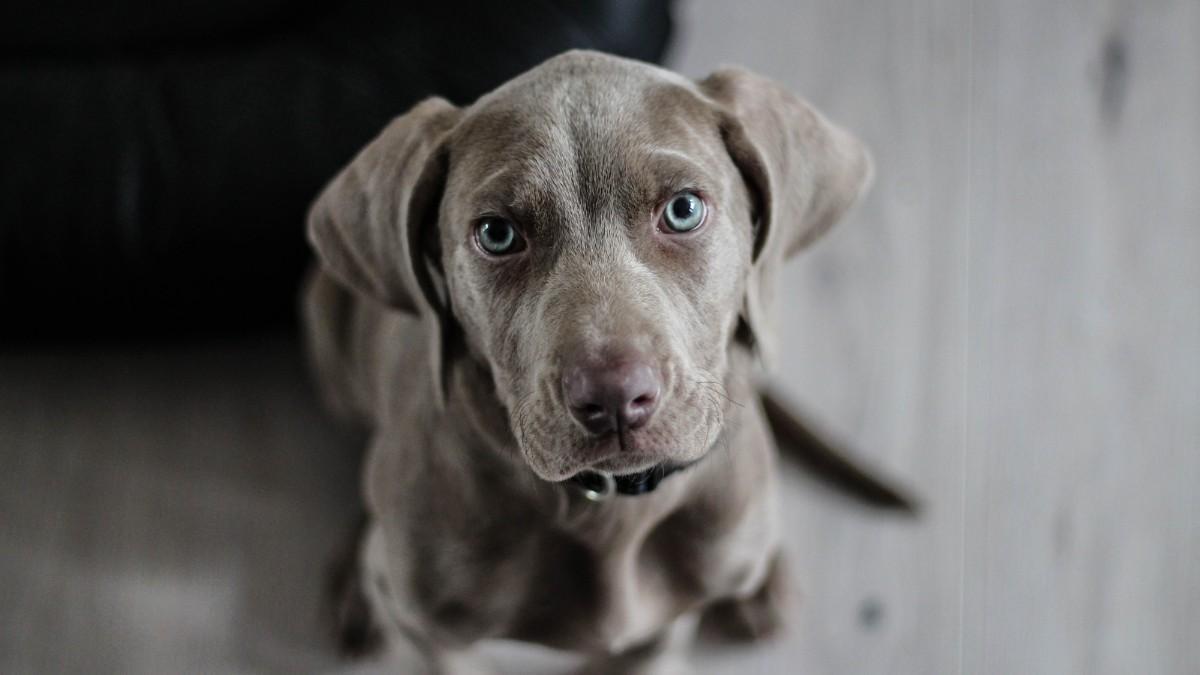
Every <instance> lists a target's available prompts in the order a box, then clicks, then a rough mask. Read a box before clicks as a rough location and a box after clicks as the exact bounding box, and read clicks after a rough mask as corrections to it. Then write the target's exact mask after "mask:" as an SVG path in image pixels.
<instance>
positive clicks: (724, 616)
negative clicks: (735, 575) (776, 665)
mask: <svg viewBox="0 0 1200 675" xmlns="http://www.w3.org/2000/svg"><path fill="white" fill-rule="evenodd" d="M785 567H786V565H784V562H783V558H782V556H781V555H779V554H777V555H776V556H775V559H774V560H773V561H772V562H771V567H770V569H769V570H768V571H767V576H766V579H764V580H763V584H762V586H760V587H759V589H758V591H756V592H755V593H754V595H751V596H749V597H746V598H732V599H728V600H721V601H719V602H716V603H714V604H712V605H711V606H709V608H708V609H706V610H705V611H704V615H703V617H702V618H701V622H700V633H701V635H702V636H704V637H705V638H707V639H712V640H716V641H721V642H756V641H759V640H766V639H769V638H772V637H774V636H776V635H778V634H779V633H780V632H781V630H782V629H783V626H784V623H785V618H786V615H787V607H788V605H790V604H791V601H792V599H791V596H790V590H789V588H788V583H787V570H786V569H785Z"/></svg>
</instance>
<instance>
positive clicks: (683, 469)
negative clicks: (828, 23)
mask: <svg viewBox="0 0 1200 675" xmlns="http://www.w3.org/2000/svg"><path fill="white" fill-rule="evenodd" d="M870 176H871V162H870V158H869V156H868V154H867V152H866V150H865V149H864V147H863V146H862V144H860V143H859V142H858V141H857V140H856V139H855V138H854V137H852V136H851V135H850V134H848V133H846V132H845V131H843V130H842V129H840V128H838V127H837V126H834V125H833V124H831V123H830V122H829V121H828V120H826V119H825V118H824V117H822V116H821V115H820V114H819V113H818V112H816V111H815V110H814V109H813V108H812V107H810V106H809V105H807V104H806V103H804V102H803V101H801V100H800V99H798V98H796V97H795V96H793V95H791V94H790V93H788V92H787V91H785V90H783V89H782V88H781V87H779V86H778V85H776V84H775V83H773V82H771V81H769V80H766V79H764V78H761V77H758V76H756V75H754V74H752V73H749V72H746V71H743V70H737V69H728V70H721V71H718V72H716V73H714V74H713V75H711V76H709V77H708V78H706V79H704V80H702V81H699V82H694V81H691V80H688V79H685V78H683V77H680V76H678V75H675V74H673V73H670V72H668V71H664V70H662V69H659V68H655V67H653V66H649V65H646V64H642V63H637V62H633V61H628V60H624V59H619V58H614V57H610V56H605V55H602V54H596V53H589V52H571V53H567V54H564V55H561V56H558V57H555V58H553V59H551V60H549V61H547V62H546V63H544V64H542V65H540V66H538V67H537V68H534V69H533V70H531V71H529V72H527V73H525V74H524V75H521V76H520V77H518V78H516V79H514V80H512V81H511V82H508V83H507V84H505V85H503V86H502V87H500V88H499V89H497V90H496V91H494V92H492V93H491V94H488V95H486V96H484V97H483V98H481V99H480V100H479V101H477V102H476V103H475V104H474V105H471V106H470V107H467V108H456V107H454V106H453V105H450V104H449V103H447V102H446V101H444V100H441V99H436V98H435V99H430V100H427V101H425V102H423V103H420V104H419V105H417V106H416V107H414V108H413V109H412V110H411V111H409V112H408V113H407V114H405V115H403V116H402V117H399V118H398V119H396V120H395V121H393V122H392V123H391V124H390V125H389V126H388V127H387V128H386V129H384V131H383V133H382V134H381V135H380V136H379V137H378V138H377V139H375V140H374V141H373V142H372V143H371V144H370V145H368V146H367V148H366V149H365V150H363V152H362V153H361V154H360V155H359V156H358V157H356V158H355V159H354V160H353V161H352V162H351V163H350V165H349V166H348V167H346V168H345V170H343V171H342V172H341V174H340V175H339V176H337V177H336V178H335V179H334V180H333V182H332V183H331V184H330V185H329V186H328V187H327V188H326V189H325V191H324V192H323V194H322V195H321V196H320V198H319V199H318V200H317V202H316V204H315V205H314V206H313V208H312V211H311V214H310V216H309V221H308V234H309V237H310V240H311V242H312V244H313V246H314V247H315V249H316V251H317V254H318V256H319V258H320V262H321V265H320V268H319V269H318V270H317V271H315V272H314V274H313V275H312V277H311V279H310V282H309V285H308V289H307V291H306V296H305V313H306V318H307V329H308V338H309V342H310V348H311V351H312V356H313V360H314V363H315V367H316V370H317V375H318V378H319V381H320V383H321V386H322V388H323V391H324V394H325V396H326V398H327V400H328V401H329V403H330V405H331V406H333V407H334V408H335V409H336V410H338V411H340V412H341V413H343V414H345V415H349V416H352V417H354V418H356V419H358V420H359V421H361V422H363V423H365V424H366V425H367V426H368V427H369V428H370V429H371V431H372V440H371V445H370V450H369V454H368V457H367V463H366V468H365V477H364V489H365V501H366V505H367V510H368V513H369V521H368V524H367V526H366V528H365V530H364V532H363V536H362V538H361V540H360V541H359V543H358V547H357V552H358V557H357V563H356V565H357V569H356V571H357V574H355V575H354V576H353V578H352V579H351V582H350V584H349V585H348V587H347V588H346V593H347V597H346V598H345V599H344V600H345V603H346V606H347V607H353V606H354V604H355V599H356V598H360V599H362V600H363V601H364V602H363V605H362V608H363V610H364V611H366V612H367V613H368V614H369V620H370V622H371V625H373V626H374V627H376V628H377V629H378V631H380V633H381V635H382V636H383V637H384V638H385V639H386V641H387V642H388V643H389V644H390V645H391V646H392V647H393V648H400V647H404V648H406V649H408V650H409V652H410V654H409V657H410V658H419V659H421V663H422V665H421V666H413V669H414V670H422V669H423V671H427V672H447V671H449V672H460V671H461V670H463V669H466V668H467V666H466V665H465V664H466V663H467V662H468V659H466V658H465V657H466V655H467V654H466V653H467V652H468V651H469V648H470V646H471V645H472V644H474V643H476V642H478V641H480V640H483V639H487V638H508V639H515V640H522V641H529V642H536V643H541V644H545V645H549V646H552V647H556V648H560V649H565V650H570V651H574V652H578V653H580V654H582V655H583V656H584V658H585V659H586V661H587V665H586V666H585V667H586V668H587V669H589V670H590V671H594V672H666V671H671V672H677V671H678V670H680V669H682V668H683V666H682V658H683V656H682V654H683V652H684V648H685V647H686V643H687V638H688V633H689V632H690V629H691V628H692V627H694V625H695V624H696V622H697V620H699V619H700V618H704V619H705V621H706V622H707V621H709V620H710V619H711V620H713V623H714V625H724V626H726V627H734V626H737V625H739V624H740V625H741V626H742V628H743V629H744V630H746V631H748V632H749V633H750V634H752V635H759V634H763V633H765V632H768V631H769V630H770V629H771V627H772V625H773V623H774V621H775V620H776V619H777V616H778V611H779V605H780V602H781V600H782V598H781V593H782V589H783V585H782V573H783V565H782V564H781V563H780V562H779V529H780V528H779V521H778V518H777V516H776V496H777V488H776V484H775V480H776V479H775V447H774V442H773V440H772V438H771V436H770V434H769V432H768V429H767V426H766V421H765V419H764V414H763V410H762V407H761V405H760V403H759V400H758V397H757V394H756V392H755V389H754V387H753V377H754V369H755V362H756V360H762V359H768V358H769V357H770V352H771V342H770V338H771V333H772V330H771V326H772V319H771V312H772V296H773V295H774V293H773V291H774V286H775V280H774V277H775V275H776V272H777V270H778V268H779V266H780V264H781V263H782V262H783V260H784V259H786V258H787V257H789V256H791V255H792V254H794V253H796V252H797V251H799V250H801V249H802V248H804V247H805V246H806V245H807V244H809V243H810V242H812V241H813V240H814V239H816V238H817V237H818V236H820V235H821V233H823V232H825V231H826V230H827V229H829V227H830V226H832V225H833V224H834V223H835V222H836V221H837V220H838V218H839V217H840V216H841V215H842V213H843V212H844V211H845V210H846V209H847V208H848V207H849V206H850V205H852V204H853V203H854V202H855V200H856V199H857V198H858V197H859V195H860V193H861V192H862V191H863V190H864V187H865V186H866V185H867V183H868V182H869V180H870Z"/></svg>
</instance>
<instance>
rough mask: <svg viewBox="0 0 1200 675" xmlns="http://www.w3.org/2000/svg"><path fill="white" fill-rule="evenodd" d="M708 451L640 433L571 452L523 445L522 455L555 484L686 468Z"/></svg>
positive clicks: (601, 440)
mask: <svg viewBox="0 0 1200 675" xmlns="http://www.w3.org/2000/svg"><path fill="white" fill-rule="evenodd" d="M672 440H674V439H672ZM707 451H708V448H706V447H699V444H695V442H694V441H691V442H690V443H689V442H688V441H686V440H684V439H679V440H678V442H677V443H673V442H670V441H668V442H667V443H660V442H656V443H650V442H648V441H646V440H645V439H642V438H640V437H639V435H638V433H637V432H633V433H628V432H626V433H625V434H622V435H617V434H613V435H610V436H606V437H604V438H599V439H594V440H591V441H589V442H586V443H584V444H581V445H579V446H578V447H574V448H567V449H563V448H561V447H555V445H554V444H546V445H544V446H539V447H537V448H534V447H529V445H527V444H526V443H521V452H522V455H524V457H525V461H526V463H527V464H528V465H529V467H530V468H531V469H532V470H533V472H534V473H535V474H537V476H538V477H539V478H541V479H542V480H545V481H550V482H555V483H557V482H560V481H564V480H566V479H568V478H571V477H572V476H574V475H576V474H578V473H580V472H581V471H587V470H592V471H602V472H605V473H610V474H613V475H616V476H622V475H627V474H635V473H640V472H642V471H645V470H647V469H650V468H651V467H654V466H658V465H660V464H669V463H676V464H686V463H689V462H692V461H695V460H697V459H699V458H701V457H703V456H704V454H705V453H706V452H707Z"/></svg>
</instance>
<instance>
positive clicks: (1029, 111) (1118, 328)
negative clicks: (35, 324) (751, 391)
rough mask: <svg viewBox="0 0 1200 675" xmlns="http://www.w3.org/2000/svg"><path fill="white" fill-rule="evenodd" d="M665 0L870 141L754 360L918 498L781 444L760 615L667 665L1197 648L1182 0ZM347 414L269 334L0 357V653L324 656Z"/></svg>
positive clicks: (1197, 504) (857, 666) (1088, 666)
mask: <svg viewBox="0 0 1200 675" xmlns="http://www.w3.org/2000/svg"><path fill="white" fill-rule="evenodd" d="M680 11H681V30H682V35H681V39H680V42H679V44H678V46H677V48H676V50H675V52H674V55H673V58H674V63H675V64H676V65H677V66H678V67H679V68H680V69H682V70H683V71H684V72H685V73H687V74H690V75H695V76H699V75H703V74H704V73H706V72H707V71H708V70H710V69H711V68H712V67H714V66H715V65H716V64H718V63H724V62H737V63H741V64H744V65H747V66H750V67H752V68H755V69H757V70H760V71H762V72H764V73H766V74H769V75H771V76H774V77H776V78H778V79H780V80H782V81H784V82H786V83H788V84H789V85H791V86H792V87H794V88H795V89H796V90H797V91H799V92H801V93H802V94H804V95H805V96H807V97H808V98H809V99H811V100H812V101H813V102H815V103H816V104H817V105H818V106H820V107H821V108H822V109H823V110H825V111H826V112H827V113H828V114H829V115H830V116H831V117H833V118H835V119H837V120H840V121H841V122H843V123H844V124H845V125H846V126H848V127H850V128H852V129H855V130H856V131H858V132H859V133H860V134H861V135H862V137H863V138H864V139H865V140H867V141H868V142H869V144H870V145H871V146H872V148H873V149H874V152H875V156H876V160H877V165H878V180H877V183H876V186H875V189H874V191H873V192H872V194H871V196H870V197H869V198H868V199H867V200H866V202H865V203H864V204H863V206H862V207H861V208H860V209H858V210H857V211H856V212H855V213H854V214H853V215H852V217H851V218H850V219H849V220H848V221H847V222H845V223H844V224H843V225H842V226H841V227H840V228H839V229H838V230H835V231H834V232H833V233H832V234H831V235H830V236H829V237H828V238H827V239H826V240H825V241H823V242H822V243H821V244H820V245H819V246H817V247H816V248H815V249H813V250H812V252H811V254H810V255H808V256H807V257H806V258H805V259H803V260H801V261H798V262H797V263H796V264H794V265H793V266H792V267H791V269H789V271H788V273H787V274H788V289H789V293H788V294H786V299H785V301H786V302H787V305H788V308H789V312H788V318H787V320H786V322H785V325H784V332H785V337H786V344H788V345H789V348H788V349H787V350H786V352H785V353H784V354H783V363H782V367H781V368H780V369H779V373H780V379H781V380H782V381H784V382H785V383H786V387H787V388H788V390H789V391H790V392H791V394H792V395H793V396H794V397H795V398H796V399H797V400H798V401H801V402H802V403H803V405H804V407H805V408H806V409H807V410H808V411H809V412H810V413H813V414H815V415H816V416H817V417H818V418H819V419H820V420H822V421H823V422H824V423H825V425H826V426H827V427H828V428H829V429H830V430H832V431H834V432H835V433H837V434H839V435H840V436H842V437H843V438H845V439H847V440H849V441H851V442H852V443H853V444H854V445H855V446H856V447H858V448H860V449H861V451H862V452H863V453H864V454H865V455H868V456H869V457H871V458H872V459H873V460H874V461H876V462H877V463H879V464H881V465H883V466H886V467H888V468H889V469H890V470H891V472H892V473H893V474H896V475H900V476H903V477H906V479H907V480H908V481H909V482H910V483H911V484H912V485H914V486H916V487H917V488H918V489H919V491H920V492H921V493H922V494H923V495H924V497H925V500H926V502H927V504H928V509H927V512H926V514H925V517H924V518H923V519H922V520H921V521H920V522H918V523H915V524H914V523H909V522H905V521H903V520H900V519H896V518H887V517H881V516H879V515H877V514H873V513H870V512H865V511H863V510H861V509H858V508H857V507H855V506H853V505H851V504H848V503H846V502H845V501H843V500H841V499H839V498H837V497H835V496H833V495H830V494H828V493H827V492H825V491H824V490H822V489H821V488H819V487H817V486H815V485H813V484H812V483H811V481H809V480H807V479H806V478H805V477H804V476H802V475H801V474H800V473H799V472H797V471H795V470H789V472H788V474H787V476H786V479H787V495H786V509H787V516H788V517H787V522H788V528H789V533H788V535H789V545H790V547H791V548H792V549H793V550H794V552H795V567H796V570H795V572H796V575H797V577H798V579H799V582H800V585H801V586H802V588H803V589H804V596H805V601H804V603H803V605H802V606H800V607H799V608H798V610H797V615H796V617H795V626H794V629H793V631H792V632H791V633H790V634H789V636H788V638H787V639H786V640H783V641H781V642H778V643H776V644H773V645H769V646H766V647H763V648H760V649H755V650H748V651H747V650H738V651H732V652H730V651H711V650H710V651H706V652H705V653H704V655H703V658H701V659H699V661H698V663H699V665H700V669H701V671H702V672H711V673H743V672H764V673H766V672H771V673H797V672H798V673H837V674H841V673H884V672H895V673H914V674H930V673H935V674H941V673H995V674H1008V673H1022V674H1026V673H1054V674H1057V673H1088V674H1091V673H1132V672H1136V673H1179V674H1184V673H1195V672H1200V640H1197V639H1196V635H1197V626H1200V487H1198V486H1200V357H1198V355H1197V352H1198V348H1200V67H1198V64H1200V4H1198V3H1196V2H1192V1H1191V0H1177V1H1174V2H1170V1H1166V0H1162V1H1154V2H1134V1H1132V0H1129V1H1125V2H1115V1H1104V0H1096V1H1093V2H1048V1H1044V0H1043V1H1036V0H1009V1H1007V2H1003V3H999V2H998V3H984V2H974V3H968V2H959V1H956V0H927V1H917V0H896V1H895V2H873V3H867V2H847V1H845V0H820V1H817V0H810V1H804V2H795V1H790V0H775V1H772V2H768V1H765V0H759V1H754V2H722V1H720V0H704V1H701V2H681V3H680ZM355 447H356V444H355V439H353V438H351V437H350V436H349V435H347V434H345V433H342V432H339V431H338V430H336V429H334V428H333V427H332V426H331V425H330V424H329V423H328V422H327V421H325V420H324V418H323V417H322V416H321V414H320V413H319V411H318V410H317V407H316V405H315V403H314V401H313V398H312V396H311V393H310V390H309V387H308V383H307V381H306V380H305V376H304V373H303V371H302V369H301V367H300V364H299V360H298V355H297V352H296V349H295V346H294V344H293V343H292V342H291V341H290V340H287V339H253V340H245V341H238V342H233V343H221V344H211V343H210V344H204V345H194V346H177V347H171V348H160V349H155V350H144V349H136V348H123V349H112V348H107V349H99V348H98V349H96V350H93V351H91V352H89V353H84V354H70V355H63V354H57V353H54V352H51V351H41V352H38V353H29V352H18V353H11V352H10V353H7V354H3V355H0V466H2V467H3V470H2V471H0V672H4V673H21V672H86V673H99V672H121V673H134V672H145V673H167V672H170V673H177V672H231V671H232V672H263V671H266V672H296V671H300V672H308V671H320V670H331V669H339V668H344V666H343V665H341V664H337V663H336V662H335V661H334V660H333V659H332V658H331V656H330V654H329V651H328V648H327V646H326V644H325V643H324V642H323V640H322V635H321V633H320V631H319V627H318V625H317V623H316V621H315V617H316V598H317V591H318V579H319V577H320V567H321V563H322V560H323V558H324V557H325V556H326V554H327V553H328V551H330V550H331V549H332V548H333V547H334V545H335V543H336V538H337V536H338V534H339V533H340V529H341V528H342V526H343V524H344V520H345V518H346V517H347V516H348V514H349V513H350V512H351V511H352V508H353V502H354V499H355V489H354V488H355V480H356V477H355V449H354V448H355ZM516 663H518V664H519V663H523V662H522V661H520V660H519V658H518V660H517V661H516ZM522 668H523V666H520V665H516V666H511V665H510V666H509V670H510V672H521V669H522Z"/></svg>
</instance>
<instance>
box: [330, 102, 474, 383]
mask: <svg viewBox="0 0 1200 675" xmlns="http://www.w3.org/2000/svg"><path fill="white" fill-rule="evenodd" d="M460 112H461V111H460V110H459V109H458V108H455V107H454V106H453V105H451V104H450V103H448V102H447V101H445V100H444V99H440V98H430V99H427V100H425V101H422V102H421V103H418V104H417V105H416V106H414V107H413V108H412V109H411V110H410V111H408V112H407V113H405V114H404V115H402V116H400V117H398V118H396V119H395V120H393V121H392V122H391V123H390V124H388V126H387V127H386V128H385V129H384V130H383V132H382V133H381V134H380V135H379V136H378V137H377V138H375V140H373V141H371V143H370V144H368V145H367V147H366V148H364V149H363V150H362V152H360V153H359V154H358V156H357V157H355V158H354V159H353V160H352V161H351V162H350V164H349V165H347V166H346V167H345V168H344V169H342V171H341V173H339V174H338V175H337V176H336V177H335V178H334V179H333V180H332V181H331V182H330V183H329V185H328V186H326V187H325V190H324V191H323V192H322V193H321V195H320V196H319V197H318V198H317V201H316V202H315V203H314V204H313V206H312V208H311V209H310V210H309V213H308V239H309V241H310V242H311V244H312V246H313V248H314V249H315V250H316V252H317V256H318V257H319V258H320V260H321V263H322V264H323V265H324V266H325V268H326V269H327V270H328V271H329V273H330V274H332V275H333V276H334V277H335V278H336V279H337V280H339V281H340V282H342V283H343V284H345V285H347V286H349V287H350V288H352V289H354V290H356V291H358V292H359V293H361V294H363V295H365V296H368V297H371V298H374V299H375V300H377V301H379V302H381V303H383V304H385V305H387V306H389V307H393V308H395V309H398V310H401V311H403V312H407V313H410V314H415V315H418V316H421V317H422V318H423V319H424V322H425V323H426V324H427V325H428V327H429V329H428V330H429V336H428V337H429V343H430V350H431V353H430V359H431V362H432V363H431V365H432V367H433V368H434V370H433V373H434V381H435V387H437V389H438V391H437V394H438V396H439V397H440V396H441V395H442V394H443V393H444V390H443V389H442V385H443V384H444V373H443V354H442V351H443V344H442V343H443V341H444V339H445V337H446V336H445V333H446V331H447V329H448V325H447V322H448V311H447V309H446V307H445V302H444V301H443V300H442V299H441V298H440V297H439V296H440V294H439V289H438V288H437V287H435V284H434V279H433V277H432V275H431V269H436V268H437V266H438V265H439V261H437V260H431V259H430V257H431V255H432V250H433V248H434V247H435V246H436V241H437V230H436V223H437V218H438V210H439V206H440V203H441V195H442V191H443V187H444V185H445V180H446V168H447V166H446V165H447V158H446V151H445V141H446V137H447V135H448V133H449V131H450V129H451V128H453V126H454V124H455V123H456V122H457V121H458V118H459V116H460Z"/></svg>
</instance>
